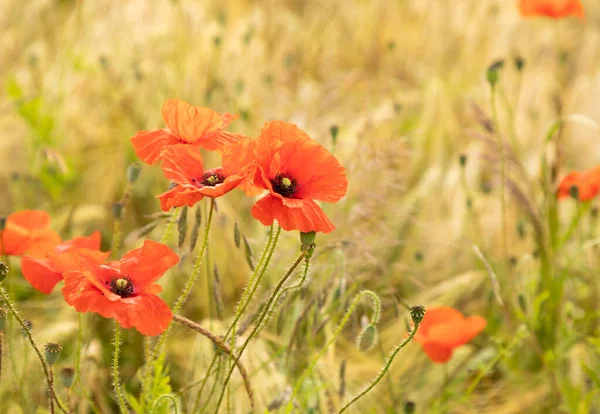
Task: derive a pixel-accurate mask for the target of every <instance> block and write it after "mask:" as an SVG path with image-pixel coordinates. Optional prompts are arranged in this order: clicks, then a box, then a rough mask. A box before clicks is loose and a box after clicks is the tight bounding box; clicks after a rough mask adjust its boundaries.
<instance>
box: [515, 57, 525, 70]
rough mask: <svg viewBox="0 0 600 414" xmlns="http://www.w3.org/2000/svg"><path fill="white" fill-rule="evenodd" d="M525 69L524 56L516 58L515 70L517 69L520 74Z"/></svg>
mask: <svg viewBox="0 0 600 414" xmlns="http://www.w3.org/2000/svg"><path fill="white" fill-rule="evenodd" d="M524 67H525V59H523V56H517V57H515V69H517V70H518V71H519V72H521V71H522V70H523V68H524Z"/></svg>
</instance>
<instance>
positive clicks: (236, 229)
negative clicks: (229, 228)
mask: <svg viewBox="0 0 600 414" xmlns="http://www.w3.org/2000/svg"><path fill="white" fill-rule="evenodd" d="M241 241H242V233H241V232H240V226H238V224H237V222H236V223H235V224H234V225H233V242H234V243H235V247H237V248H238V249H239V248H240V245H241Z"/></svg>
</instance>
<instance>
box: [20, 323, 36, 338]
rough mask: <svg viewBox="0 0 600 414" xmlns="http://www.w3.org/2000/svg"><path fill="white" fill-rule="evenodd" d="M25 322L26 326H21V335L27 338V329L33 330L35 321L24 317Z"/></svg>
mask: <svg viewBox="0 0 600 414" xmlns="http://www.w3.org/2000/svg"><path fill="white" fill-rule="evenodd" d="M23 324H24V325H25V328H23V327H22V326H21V336H22V337H23V338H27V331H31V328H33V323H31V321H30V320H29V319H23Z"/></svg>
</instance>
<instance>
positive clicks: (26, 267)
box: [21, 231, 110, 295]
mask: <svg viewBox="0 0 600 414" xmlns="http://www.w3.org/2000/svg"><path fill="white" fill-rule="evenodd" d="M72 250H78V251H79V253H80V254H82V255H85V256H87V257H89V258H90V259H91V260H94V261H95V262H97V263H98V264H101V263H104V261H105V260H106V259H108V256H109V255H110V253H109V252H101V251H100V232H98V231H96V232H94V233H92V234H91V235H90V236H88V237H76V238H74V239H72V240H68V241H65V242H62V243H60V244H58V245H57V246H55V247H54V250H53V251H52V252H51V253H48V254H47V255H46V256H45V257H42V258H40V257H34V256H23V257H22V258H21V272H22V273H23V277H25V279H26V280H27V281H28V282H29V283H30V284H31V286H33V287H34V288H35V289H37V290H39V291H40V292H42V293H45V294H47V295H48V294H50V292H52V289H54V286H56V284H57V283H58V282H60V281H61V280H62V275H63V273H65V272H68V271H71V270H76V266H75V265H74V264H73V263H74V262H73V261H72V260H71V261H69V260H68V259H64V258H63V259H60V258H57V257H58V256H59V255H62V254H64V253H66V252H70V251H72ZM67 258H71V256H67ZM74 266H75V267H74Z"/></svg>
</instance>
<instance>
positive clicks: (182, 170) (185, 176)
mask: <svg viewBox="0 0 600 414" xmlns="http://www.w3.org/2000/svg"><path fill="white" fill-rule="evenodd" d="M161 156H162V158H163V165H162V170H163V173H164V175H165V177H166V178H167V179H169V180H171V181H175V182H176V183H178V184H190V185H191V184H193V183H192V182H191V180H192V178H195V179H198V178H200V177H202V175H203V174H204V166H203V162H202V155H200V153H199V152H198V149H197V148H195V147H193V146H191V145H173V146H171V147H168V148H166V149H165V150H164V151H163V152H162V155H161Z"/></svg>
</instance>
